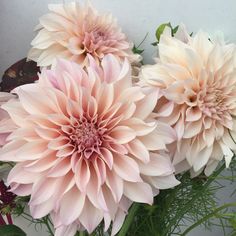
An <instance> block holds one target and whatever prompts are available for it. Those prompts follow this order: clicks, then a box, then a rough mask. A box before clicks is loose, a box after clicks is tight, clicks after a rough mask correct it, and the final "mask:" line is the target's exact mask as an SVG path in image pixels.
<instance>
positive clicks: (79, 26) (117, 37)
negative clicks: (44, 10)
mask: <svg viewBox="0 0 236 236" xmlns="http://www.w3.org/2000/svg"><path fill="white" fill-rule="evenodd" d="M49 10H50V13H48V14H46V15H44V16H42V17H41V18H40V20H39V21H40V24H39V25H38V26H37V27H36V31H38V34H37V36H36V37H35V38H34V40H33V41H32V43H31V45H32V48H31V50H30V52H29V54H28V59H30V60H33V61H36V62H37V64H38V66H50V65H52V64H53V62H54V61H55V59H56V57H61V58H65V59H69V60H72V61H75V62H77V63H79V64H81V65H87V64H88V55H92V56H93V57H94V58H95V60H96V61H97V62H98V63H99V62H100V61H101V59H102V58H103V57H104V56H105V55H107V54H113V55H114V56H116V57H117V58H119V59H120V60H123V59H124V58H125V57H127V58H128V59H129V61H130V62H137V61H139V60H140V56H139V55H138V54H134V53H133V52H132V44H131V43H129V42H128V41H127V38H126V36H125V34H124V33H122V31H121V29H120V27H119V26H118V24H117V22H116V20H115V19H114V18H113V17H112V15H111V14H107V13H106V14H99V13H98V12H97V11H96V10H95V9H94V8H93V7H92V6H91V5H90V3H89V2H87V4H86V5H85V6H83V5H81V4H79V3H75V2H72V3H66V4H51V5H49Z"/></svg>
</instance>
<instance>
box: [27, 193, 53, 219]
mask: <svg viewBox="0 0 236 236" xmlns="http://www.w3.org/2000/svg"><path fill="white" fill-rule="evenodd" d="M54 207H55V199H54V198H53V197H51V198H50V199H48V200H47V201H46V202H43V203H41V204H39V205H35V206H34V205H30V213H31V215H32V217H33V218H34V219H40V218H42V217H44V216H46V215H48V214H49V212H51V211H52V210H53V208H54Z"/></svg>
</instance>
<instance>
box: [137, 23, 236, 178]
mask: <svg viewBox="0 0 236 236" xmlns="http://www.w3.org/2000/svg"><path fill="white" fill-rule="evenodd" d="M235 55H236V53H235V45H233V44H225V43H224V42H220V41H211V40H210V39H209V35H208V34H207V33H205V32H203V31H199V32H198V33H197V34H196V35H195V36H193V37H190V36H189V34H188V33H187V32H186V30H185V29H184V27H183V26H181V27H180V31H179V32H177V36H176V37H172V36H171V35H170V34H169V33H168V32H165V33H164V34H163V35H162V36H161V39H160V44H159V58H158V59H157V64H155V65H151V66H145V67H144V68H143V70H142V75H141V77H142V78H141V83H142V84H143V85H145V86H150V87H152V88H156V90H157V91H158V92H159V98H158V101H157V105H156V116H157V119H158V120H160V121H164V122H166V123H168V124H170V125H171V126H172V127H173V128H174V129H175V130H176V133H177V137H178V141H177V143H176V146H175V148H173V146H172V147H171V150H172V151H173V163H174V165H175V166H176V168H177V169H178V170H179V171H182V170H186V169H190V168H191V170H192V174H193V175H196V174H198V173H200V172H201V171H202V170H203V169H204V168H205V174H207V175H209V174H211V173H212V171H213V170H214V169H215V168H216V166H217V164H218V162H219V161H220V160H222V159H223V157H224V159H225V161H226V166H227V167H228V166H229V163H230V161H231V158H232V157H233V155H234V153H233V152H234V150H236V144H235V140H236V139H235V138H236V133H235V132H236V120H235V115H236V66H235Z"/></svg>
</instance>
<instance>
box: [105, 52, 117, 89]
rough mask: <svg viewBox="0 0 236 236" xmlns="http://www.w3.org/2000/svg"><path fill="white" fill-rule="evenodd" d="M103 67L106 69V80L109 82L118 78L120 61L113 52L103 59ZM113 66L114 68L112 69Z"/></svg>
mask: <svg viewBox="0 0 236 236" xmlns="http://www.w3.org/2000/svg"><path fill="white" fill-rule="evenodd" d="M102 67H103V69H104V81H105V82H107V83H108V84H109V83H111V82H114V81H112V79H113V80H114V79H118V78H119V74H120V71H121V70H120V69H121V68H120V63H119V62H118V61H117V60H116V59H115V57H114V56H113V55H111V54H108V55H107V56H106V57H105V58H104V59H103V60H102ZM111 68H112V69H111Z"/></svg>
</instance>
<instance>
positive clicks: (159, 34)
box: [156, 22, 172, 42]
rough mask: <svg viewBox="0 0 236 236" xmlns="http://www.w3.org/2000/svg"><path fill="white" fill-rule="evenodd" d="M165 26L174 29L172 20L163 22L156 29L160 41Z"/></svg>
mask: <svg viewBox="0 0 236 236" xmlns="http://www.w3.org/2000/svg"><path fill="white" fill-rule="evenodd" d="M165 27H170V28H171V29H172V27H171V24H170V22H169V23H164V24H161V25H160V26H159V27H158V28H157V30H156V38H157V41H158V42H159V41H160V37H161V35H162V33H163V32H164V30H165Z"/></svg>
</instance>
